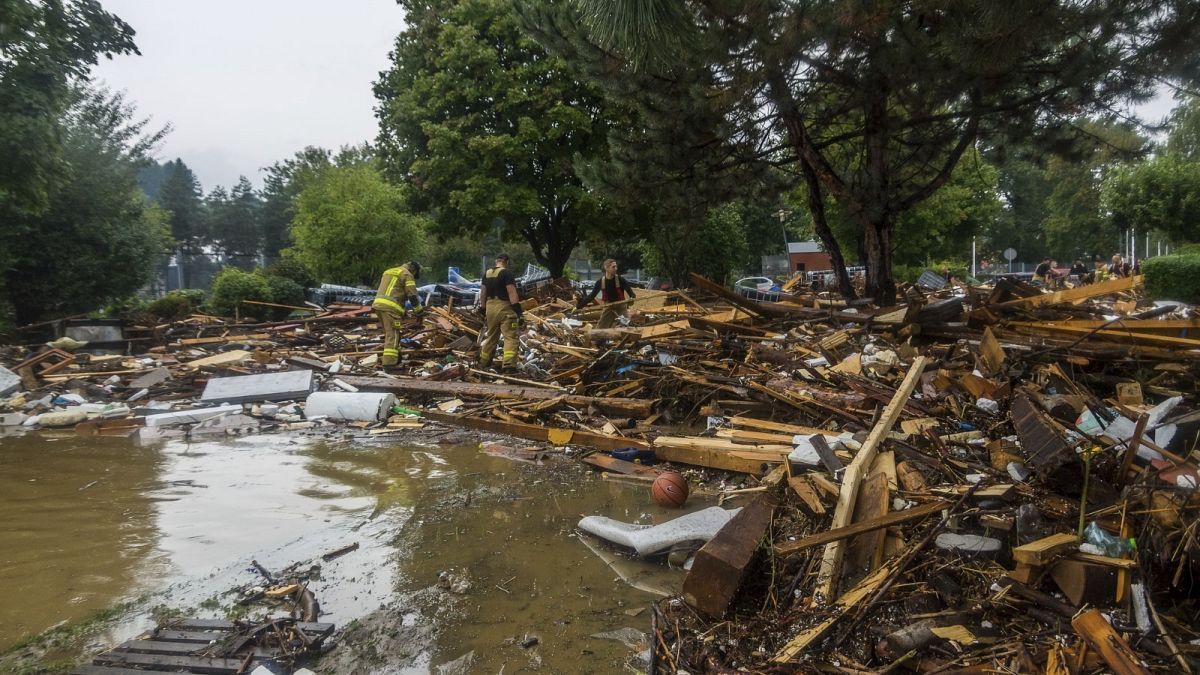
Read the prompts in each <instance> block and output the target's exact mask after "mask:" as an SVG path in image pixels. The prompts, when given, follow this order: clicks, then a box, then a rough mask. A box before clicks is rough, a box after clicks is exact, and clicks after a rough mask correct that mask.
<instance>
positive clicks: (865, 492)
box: [839, 473, 890, 584]
mask: <svg viewBox="0 0 1200 675" xmlns="http://www.w3.org/2000/svg"><path fill="white" fill-rule="evenodd" d="M889 502H890V500H889V499H888V480H887V475H885V474H883V473H875V474H871V475H870V476H868V477H867V478H865V479H864V480H863V481H862V485H861V487H860V488H859V490H858V497H857V499H856V500H855V503H854V518H853V519H852V521H851V522H859V521H863V520H872V519H875V518H881V517H883V516H885V515H887V512H888V506H889ZM885 534H886V532H885V531H884V530H881V529H874V530H868V531H866V532H863V533H862V534H858V535H855V536H853V537H851V538H849V539H848V540H845V541H846V553H845V555H844V556H843V558H842V561H843V562H842V569H841V580H840V581H839V583H848V584H853V583H854V582H855V581H857V580H858V579H861V578H862V577H863V576H865V575H866V574H867V573H868V572H870V571H871V570H873V569H875V568H877V567H879V562H880V559H881V557H882V556H883V540H884V535H885ZM839 541H842V540H839Z"/></svg>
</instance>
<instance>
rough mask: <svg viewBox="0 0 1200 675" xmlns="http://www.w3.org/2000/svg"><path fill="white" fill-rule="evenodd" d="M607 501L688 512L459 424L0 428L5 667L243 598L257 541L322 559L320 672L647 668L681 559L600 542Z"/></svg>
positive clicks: (268, 553)
mask: <svg viewBox="0 0 1200 675" xmlns="http://www.w3.org/2000/svg"><path fill="white" fill-rule="evenodd" d="M513 444H514V445H517V446H519V445H521V443H520V442H514V443H513ZM710 505H711V503H704V502H703V501H702V500H699V499H693V500H692V502H690V503H689V504H688V508H687V509H686V510H694V509H698V508H703V507H705V506H710ZM593 514H595V515H605V516H609V517H612V518H616V519H619V520H624V521H628V522H640V523H656V522H662V521H664V520H667V519H669V518H671V517H675V516H678V515H680V514H681V512H680V511H673V512H667V511H665V510H663V509H660V508H658V507H655V506H654V505H653V504H652V503H651V502H650V499H649V491H648V490H647V488H646V486H645V484H639V483H632V482H628V481H619V480H604V479H602V478H601V477H600V476H599V475H598V474H596V473H594V472H592V471H590V470H588V469H587V468H585V467H583V466H581V465H579V464H578V463H576V462H574V461H572V460H570V459H566V458H551V459H548V460H546V461H543V462H542V463H540V464H532V463H525V462H517V461H514V460H510V459H503V458H499V457H495V456H492V455H489V454H485V453H484V452H482V451H481V449H480V444H479V441H478V439H477V438H475V437H474V436H472V435H469V434H465V433H462V432H458V431H454V432H448V433H442V434H441V435H437V434H425V435H421V436H412V437H409V438H408V440H396V439H395V437H393V438H392V439H391V440H388V441H386V442H381V441H379V440H374V439H364V438H361V437H359V438H354V437H351V436H349V435H348V434H342V433H337V434H332V435H330V436H328V437H318V438H313V437H289V436H253V437H241V438H221V439H220V440H218V441H208V442H190V443H187V442H181V441H172V442H167V443H159V444H155V445H138V444H136V443H135V442H133V441H131V440H128V439H123V438H122V439H115V438H81V437H78V436H75V435H73V434H62V435H57V436H55V435H47V434H44V433H43V434H27V435H24V436H15V437H12V436H10V437H0V589H3V593H4V602H2V603H0V652H7V653H5V654H4V656H0V672H39V669H45V672H56V671H55V669H56V668H58V669H61V668H64V667H69V665H70V664H71V663H72V662H73V661H74V660H76V659H79V658H83V657H85V656H86V655H87V654H88V653H90V652H93V651H95V650H97V649H99V648H100V647H101V646H102V645H104V644H111V643H112V642H113V641H118V640H123V639H126V638H128V637H130V636H132V635H135V634H136V633H138V632H140V631H142V630H145V629H146V628H148V627H152V626H153V625H154V621H155V618H156V617H157V618H161V617H162V616H198V617H207V618H218V617H225V616H232V615H233V612H235V611H240V608H237V609H235V604H236V602H235V601H236V600H237V597H236V595H235V594H233V593H231V591H232V590H233V589H236V588H239V587H242V586H245V585H249V584H254V583H256V582H261V578H259V577H258V573H257V572H255V571H254V569H253V568H252V566H251V560H256V561H257V562H258V563H260V564H261V565H262V566H264V567H265V568H267V569H268V570H281V569H283V568H285V567H288V566H289V565H292V564H295V563H301V564H302V565H303V567H304V569H309V568H310V566H311V565H317V566H319V568H320V569H319V571H318V573H317V574H316V575H315V576H316V579H315V580H314V581H312V582H311V583H310V584H309V588H310V589H312V590H313V591H314V593H315V594H316V596H317V598H318V599H319V600H320V602H321V606H322V611H323V614H322V616H321V621H327V622H333V623H336V624H337V625H338V628H339V629H341V630H343V632H344V634H343V635H341V636H340V641H339V646H338V647H337V648H336V649H334V650H333V651H332V652H330V653H329V654H327V655H326V656H324V657H323V658H322V659H321V660H320V661H318V662H317V663H316V665H315V666H312V667H313V668H314V669H315V670H317V671H318V672H324V673H425V672H491V673H497V672H504V673H513V672H523V671H529V670H538V671H541V672H564V673H584V672H594V673H609V672H620V671H623V670H627V669H630V668H633V669H636V668H637V667H638V661H637V653H638V652H639V651H643V650H645V649H646V647H647V645H646V644H645V637H644V633H645V632H646V631H647V630H648V628H649V612H648V610H647V607H648V605H649V603H650V602H651V601H652V600H653V599H655V597H657V596H656V593H668V592H674V591H677V590H678V587H679V585H680V583H681V582H682V575H683V572H682V571H680V570H676V569H671V568H669V567H667V566H666V565H665V564H661V565H659V564H648V563H643V562H638V561H629V560H627V559H625V558H623V557H621V556H614V555H613V554H612V552H611V551H610V550H609V549H607V548H605V547H603V546H597V545H596V544H595V543H594V542H585V541H583V540H582V539H581V538H580V537H579V535H577V534H576V533H575V530H574V527H575V524H576V523H577V522H578V520H579V518H580V517H581V516H584V515H593ZM350 544H358V548H357V549H356V550H353V551H351V552H350V553H347V554H345V555H342V556H341V557H338V558H335V559H333V560H329V561H324V560H322V557H321V556H322V554H323V553H327V552H330V551H333V550H336V549H339V548H341V547H343V546H347V545H350ZM439 582H440V583H439ZM265 611H266V610H265V609H263V608H257V609H252V610H251V615H253V614H254V613H255V612H265ZM51 629H53V630H51ZM47 631H50V632H48V633H47ZM39 636H40V637H39ZM48 636H49V638H48ZM35 662H36V663H37V664H39V665H37V666H34V663H35ZM447 666H448V669H447V668H446V667H447Z"/></svg>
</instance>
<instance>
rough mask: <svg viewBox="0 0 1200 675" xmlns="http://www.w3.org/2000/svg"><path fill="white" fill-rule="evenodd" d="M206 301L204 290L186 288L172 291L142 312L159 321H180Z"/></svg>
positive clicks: (151, 303)
mask: <svg viewBox="0 0 1200 675" xmlns="http://www.w3.org/2000/svg"><path fill="white" fill-rule="evenodd" d="M203 302H204V291H202V290H200V289H198V288H184V289H180V290H177V291H171V292H170V293H167V294H166V295H164V296H163V297H161V298H158V299H157V300H153V301H151V302H150V303H149V304H147V305H146V306H145V307H144V308H143V309H142V314H144V315H145V316H146V317H147V318H149V319H151V320H153V321H157V322H160V323H161V322H167V321H178V320H179V319H183V318H186V317H187V316H188V315H189V314H191V313H192V312H194V311H195V310H196V308H197V307H199V306H200V305H201V303H203Z"/></svg>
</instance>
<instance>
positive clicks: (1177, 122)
mask: <svg viewBox="0 0 1200 675" xmlns="http://www.w3.org/2000/svg"><path fill="white" fill-rule="evenodd" d="M1170 125H1171V131H1170V133H1169V134H1168V135H1167V153H1168V154H1171V155H1175V156H1176V157H1182V158H1183V159H1187V160H1191V161H1193V162H1200V97H1198V96H1188V97H1187V98H1184V99H1183V100H1182V101H1181V102H1180V103H1179V105H1178V106H1176V107H1175V109H1174V110H1172V111H1171V120H1170Z"/></svg>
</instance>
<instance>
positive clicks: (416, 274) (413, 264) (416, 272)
mask: <svg viewBox="0 0 1200 675" xmlns="http://www.w3.org/2000/svg"><path fill="white" fill-rule="evenodd" d="M404 266H405V267H407V268H408V271H409V272H412V275H413V278H414V279H420V278H421V263H419V262H417V261H416V260H410V261H408V262H406V263H404Z"/></svg>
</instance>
